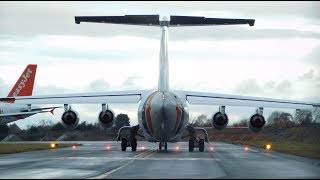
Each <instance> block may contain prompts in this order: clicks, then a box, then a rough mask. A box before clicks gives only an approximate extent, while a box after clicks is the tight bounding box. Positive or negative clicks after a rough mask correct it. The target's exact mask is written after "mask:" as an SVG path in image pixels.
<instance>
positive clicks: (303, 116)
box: [295, 109, 312, 126]
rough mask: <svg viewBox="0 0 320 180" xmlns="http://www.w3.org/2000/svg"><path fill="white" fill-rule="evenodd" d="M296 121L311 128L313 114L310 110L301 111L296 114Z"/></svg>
mask: <svg viewBox="0 0 320 180" xmlns="http://www.w3.org/2000/svg"><path fill="white" fill-rule="evenodd" d="M295 121H296V123H297V124H299V125H300V126H310V125H311V124H312V112H311V110H308V109H300V110H299V111H296V113H295Z"/></svg>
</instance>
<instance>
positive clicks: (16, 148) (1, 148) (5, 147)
mask: <svg viewBox="0 0 320 180" xmlns="http://www.w3.org/2000/svg"><path fill="white" fill-rule="evenodd" d="M50 145H51V144H50V143H39V144H36V143H30V144H20V143H17V144H11V143H8V144H6V143H0V154H12V153H19V152H27V151H36V150H45V149H52V148H51V147H50ZM72 145H74V144H65V143H63V144H59V143H58V147H57V148H64V147H71V146H72ZM76 145H77V146H79V145H80V144H76ZM57 148H56V149H57Z"/></svg>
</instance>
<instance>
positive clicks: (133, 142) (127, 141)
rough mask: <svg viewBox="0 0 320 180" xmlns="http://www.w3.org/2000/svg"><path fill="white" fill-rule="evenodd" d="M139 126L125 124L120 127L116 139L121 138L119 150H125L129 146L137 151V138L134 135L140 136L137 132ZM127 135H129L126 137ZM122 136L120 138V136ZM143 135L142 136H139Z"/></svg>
mask: <svg viewBox="0 0 320 180" xmlns="http://www.w3.org/2000/svg"><path fill="white" fill-rule="evenodd" d="M138 130H139V126H138V125H137V126H125V127H122V128H120V130H119V133H118V138H117V139H118V141H119V140H120V139H121V150H122V151H126V150H127V147H131V150H132V151H137V146H138V143H137V138H136V136H141V135H139V134H138ZM124 134H126V135H125V136H124ZM128 136H129V137H128ZM121 137H122V138H121ZM141 137H143V136H141Z"/></svg>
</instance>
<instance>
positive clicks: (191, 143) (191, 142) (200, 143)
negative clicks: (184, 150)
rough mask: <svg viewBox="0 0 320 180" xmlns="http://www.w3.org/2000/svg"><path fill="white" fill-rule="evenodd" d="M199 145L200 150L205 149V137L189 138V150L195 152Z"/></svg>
mask: <svg viewBox="0 0 320 180" xmlns="http://www.w3.org/2000/svg"><path fill="white" fill-rule="evenodd" d="M195 147H198V148H199V151H200V152H203V151H204V139H194V138H190V139H189V152H193V150H194V148H195Z"/></svg>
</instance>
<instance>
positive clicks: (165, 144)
mask: <svg viewBox="0 0 320 180" xmlns="http://www.w3.org/2000/svg"><path fill="white" fill-rule="evenodd" d="M162 146H163V147H164V150H167V149H168V144H167V142H159V149H160V150H161V149H162Z"/></svg>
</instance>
